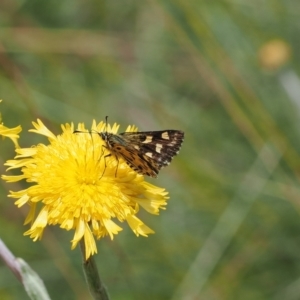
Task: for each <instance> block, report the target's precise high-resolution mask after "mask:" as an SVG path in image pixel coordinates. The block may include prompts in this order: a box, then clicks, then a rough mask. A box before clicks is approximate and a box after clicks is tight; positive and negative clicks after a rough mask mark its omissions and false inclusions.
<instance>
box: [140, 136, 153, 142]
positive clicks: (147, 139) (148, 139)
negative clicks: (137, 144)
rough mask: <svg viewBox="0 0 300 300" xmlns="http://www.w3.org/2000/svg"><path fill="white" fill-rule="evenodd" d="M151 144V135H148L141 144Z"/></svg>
mask: <svg viewBox="0 0 300 300" xmlns="http://www.w3.org/2000/svg"><path fill="white" fill-rule="evenodd" d="M151 142H152V136H151V135H148V136H147V137H146V139H145V140H144V141H143V142H142V143H144V144H148V143H151Z"/></svg>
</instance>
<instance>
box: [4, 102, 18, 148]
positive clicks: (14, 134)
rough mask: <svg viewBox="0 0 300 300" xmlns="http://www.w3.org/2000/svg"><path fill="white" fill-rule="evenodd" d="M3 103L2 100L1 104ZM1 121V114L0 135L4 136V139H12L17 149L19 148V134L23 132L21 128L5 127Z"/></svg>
mask: <svg viewBox="0 0 300 300" xmlns="http://www.w3.org/2000/svg"><path fill="white" fill-rule="evenodd" d="M1 101H2V100H0V102H1ZM1 121H2V118H1V114H0V135H2V136H3V137H8V138H10V139H11V140H12V141H13V143H14V144H15V147H16V148H19V144H18V138H19V135H18V133H20V132H21V131H22V128H21V126H17V127H15V128H8V127H6V126H4V125H3V123H2V122H1Z"/></svg>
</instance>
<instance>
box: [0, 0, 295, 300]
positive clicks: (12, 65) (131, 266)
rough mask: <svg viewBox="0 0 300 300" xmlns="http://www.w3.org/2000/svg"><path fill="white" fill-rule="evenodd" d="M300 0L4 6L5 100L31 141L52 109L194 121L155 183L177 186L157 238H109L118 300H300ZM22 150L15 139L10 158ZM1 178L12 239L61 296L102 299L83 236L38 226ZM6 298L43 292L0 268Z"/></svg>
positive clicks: (109, 281) (84, 115)
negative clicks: (36, 232)
mask: <svg viewBox="0 0 300 300" xmlns="http://www.w3.org/2000/svg"><path fill="white" fill-rule="evenodd" d="M299 12H300V2H299V1H296V0H286V1H272V0H267V1H252V2H250V1H245V0H231V1H228V0H227V1H226V0H224V1H196V0H194V1H193V0H188V1H186V0H175V1H170V0H161V1H155V0H154V1H133V0H125V1H116V0H110V1H95V0H94V1H93V0H89V1H80V0H73V1H36V0H31V1H25V0H10V1H3V2H1V4H0V98H1V99H3V102H2V103H1V105H0V111H1V113H2V117H3V121H4V124H5V125H6V126H9V127H15V126H17V125H21V126H22V128H23V132H22V134H21V139H20V144H21V146H22V147H30V146H31V145H33V144H36V143H39V142H43V143H45V142H46V139H45V138H43V137H42V136H38V135H36V134H33V133H28V129H30V128H32V125H31V122H32V121H36V119H37V118H40V119H41V120H42V121H43V122H44V123H45V124H46V125H47V126H48V127H49V128H50V129H51V130H52V131H53V132H55V133H56V134H59V133H60V132H61V129H60V125H61V124H63V123H66V122H74V123H76V124H77V123H78V122H85V124H86V126H87V127H89V126H90V124H91V122H92V120H93V119H96V120H97V121H101V120H104V118H105V116H106V115H108V116H109V122H110V123H114V122H118V123H120V124H121V127H120V131H123V130H125V128H126V127H127V125H129V124H135V125H137V126H138V128H139V130H141V131H148V130H162V129H181V130H183V131H185V135H186V137H185V141H184V144H183V147H182V149H181V152H180V154H179V156H177V157H176V158H175V159H174V161H173V163H172V164H171V166H169V167H168V168H166V169H163V170H162V172H161V173H160V176H159V177H158V179H156V180H152V179H149V181H151V182H153V183H154V184H155V185H158V186H161V187H165V188H166V189H167V190H168V191H169V192H170V200H169V202H168V206H167V210H166V211H162V212H161V214H160V215H159V216H154V215H150V214H147V213H145V212H143V211H140V213H139V215H138V216H139V217H140V218H141V219H142V220H143V221H144V222H145V223H146V224H147V225H148V226H150V227H151V228H152V229H154V230H155V232H156V233H155V234H154V235H151V236H149V237H148V238H143V237H139V238H137V237H136V236H135V235H134V234H133V233H132V231H131V230H130V229H129V228H128V225H127V224H122V227H124V230H123V231H122V232H121V233H120V234H119V235H118V236H116V238H115V239H114V240H113V241H110V240H109V238H105V239H102V240H100V241H97V246H98V255H97V256H96V260H97V265H98V267H99V271H100V274H101V277H102V279H103V281H104V282H105V284H106V286H107V288H108V290H109V293H110V295H111V299H114V300H116V299H117V300H118V299H135V300H138V299H145V300H148V299H149V300H150V299H158V300H160V299H161V300H165V299H173V300H177V299H205V300H206V299H216V300H218V299H226V300H227V299H228V300H231V299H244V300H248V299H249V300H250V299H251V300H252V299H256V300H260V299H261V300H265V299H275V300H279V299H280V300H281V299H288V300H296V299H300V234H299V233H300V220H299V205H300V199H299V195H300V187H299V176H300V173H299V171H300V156H299V155H300V142H299V136H300V134H299V125H300V83H299V82H300V81H299V78H298V73H299V72H300V65H299V61H300V60H299V55H300V51H299V50H298V49H299V47H300V43H299V41H300V40H299V27H300V18H299V14H300V13H299ZM13 156H14V147H13V144H12V143H11V142H9V141H8V140H4V141H1V164H0V165H1V166H2V167H0V170H1V173H2V174H3V173H5V168H4V166H3V163H4V162H5V161H6V160H7V159H11V158H12V157H13ZM24 187H25V184H24V185H21V184H20V183H16V184H7V183H5V182H3V181H1V187H0V193H1V199H0V212H1V215H0V238H1V239H3V241H4V242H5V243H6V245H7V246H8V247H9V248H10V250H11V251H12V252H13V253H14V254H15V255H16V256H17V257H22V258H23V259H24V260H26V261H27V262H28V263H29V264H30V265H31V266H32V268H33V269H34V270H35V271H36V272H37V273H39V275H40V276H41V278H42V279H43V280H44V283H45V285H46V287H47V289H48V291H49V293H50V296H51V298H52V299H80V300H81V299H91V297H90V296H89V293H88V290H87V287H86V284H85V281H84V277H83V273H82V269H81V254H80V251H79V249H78V248H76V249H75V250H73V251H72V250H70V240H71V239H72V236H73V232H65V231H62V230H60V229H59V228H58V227H50V228H48V229H47V230H46V232H45V234H44V236H43V239H42V241H39V242H36V243H33V242H32V240H31V239H30V238H29V237H24V236H23V233H24V232H25V231H26V230H27V229H28V226H23V222H24V219H25V215H26V213H27V211H28V209H27V207H24V208H22V209H18V208H16V206H15V205H14V201H13V200H12V199H10V198H7V194H8V192H9V190H18V189H22V188H24ZM0 299H5V300H10V299H28V296H27V295H26V293H25V292H24V290H23V287H22V286H21V284H20V283H19V282H18V281H17V279H16V278H15V277H14V276H13V275H12V274H11V272H10V270H8V269H7V268H6V266H5V265H4V264H3V263H2V262H0Z"/></svg>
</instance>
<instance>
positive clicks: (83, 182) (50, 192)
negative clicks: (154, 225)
mask: <svg viewBox="0 0 300 300" xmlns="http://www.w3.org/2000/svg"><path fill="white" fill-rule="evenodd" d="M33 125H34V127H35V129H31V130H30V131H31V132H35V133H38V134H42V135H45V136H46V137H47V138H48V140H49V144H48V145H44V144H38V145H37V146H35V147H32V148H20V149H16V152H17V156H16V157H15V159H14V160H9V161H7V162H6V164H5V165H6V166H9V168H8V170H10V169H15V168H21V172H22V174H21V175H19V176H5V175H3V176H2V178H3V179H4V180H6V181H8V182H15V181H19V180H22V179H25V180H26V181H27V182H30V183H32V185H31V186H30V187H29V188H27V189H24V190H21V191H17V192H12V191H11V192H10V195H9V197H12V198H17V199H18V200H17V201H16V205H17V206H18V207H21V206H22V205H24V204H26V203H27V204H29V206H30V211H29V213H28V216H27V218H26V220H25V224H27V223H30V222H31V223H32V224H31V228H30V229H29V230H28V231H27V232H25V235H30V237H31V238H33V240H34V241H36V240H37V239H40V238H41V237H42V234H43V231H44V229H45V227H46V226H47V225H56V224H59V225H60V227H61V228H63V229H66V230H71V229H74V230H75V233H74V237H73V240H72V249H73V248H74V247H76V245H77V243H78V242H79V241H80V240H81V239H82V238H84V242H85V248H86V259H87V258H88V257H89V256H90V255H93V254H95V253H97V248H96V243H95V239H94V236H95V237H96V238H97V239H99V238H101V237H103V236H106V235H109V236H110V238H111V239H113V237H114V235H115V234H117V233H118V232H119V231H121V230H122V228H121V227H120V226H119V225H117V224H116V222H115V221H116V219H117V220H118V221H119V222H123V221H127V223H128V224H129V226H130V228H131V229H132V230H133V232H134V233H135V234H136V235H137V236H138V235H143V236H147V235H148V234H150V233H154V232H153V231H152V230H151V229H150V228H149V227H147V226H146V225H145V224H144V223H143V222H142V221H141V220H140V219H138V218H137V217H136V214H137V213H138V211H139V208H140V207H142V208H144V209H145V210H146V211H148V212H149V213H152V214H158V213H159V209H164V208H165V205H166V200H167V199H168V197H167V195H168V193H167V192H166V191H165V189H163V188H159V187H156V186H154V185H152V184H150V183H148V182H146V181H145V180H144V176H142V175H139V174H137V173H136V172H135V171H133V170H132V169H131V168H130V167H128V166H127V164H126V163H125V162H124V161H123V160H121V159H120V160H119V161H117V159H116V158H115V157H114V156H107V155H108V154H109V153H108V150H107V149H106V148H105V147H104V145H105V144H104V142H103V140H102V139H101V137H100V136H99V135H98V134H97V132H101V131H104V130H107V131H109V132H112V133H117V130H118V128H119V126H118V125H116V124H114V125H113V126H112V127H111V126H110V125H109V124H108V125H107V127H106V125H105V124H104V123H103V122H100V123H99V124H98V125H97V124H96V123H95V121H94V122H93V125H92V128H91V133H84V132H83V133H73V132H74V126H73V124H71V125H70V124H66V125H62V134H61V135H58V136H55V135H54V134H53V133H52V132H51V131H49V130H48V129H47V128H46V127H45V125H44V124H43V123H42V122H41V121H40V120H38V121H37V123H35V122H33ZM78 130H80V131H85V132H86V131H87V130H86V129H85V127H84V124H79V125H78ZM135 130H136V128H135V127H130V126H129V127H128V128H127V131H135ZM38 203H41V204H42V206H40V205H39V206H38Z"/></svg>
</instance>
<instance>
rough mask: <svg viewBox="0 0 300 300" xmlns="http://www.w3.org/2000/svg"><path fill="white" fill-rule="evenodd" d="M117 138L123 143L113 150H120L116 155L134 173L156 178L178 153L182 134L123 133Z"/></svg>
mask: <svg viewBox="0 0 300 300" xmlns="http://www.w3.org/2000/svg"><path fill="white" fill-rule="evenodd" d="M119 137H122V139H123V142H124V143H122V144H118V147H116V148H115V149H117V148H119V149H120V150H121V151H119V150H118V153H117V154H118V155H120V156H122V157H123V158H124V159H125V161H126V162H127V164H128V165H129V166H130V167H131V168H132V169H134V170H135V171H136V172H138V173H140V174H144V175H148V176H151V177H156V176H157V174H158V172H159V170H160V169H161V168H162V167H164V166H167V165H169V164H170V162H171V160H172V158H173V157H174V156H175V155H176V154H177V153H178V152H179V150H180V147H181V144H182V142H183V139H184V133H183V132H182V131H179V130H163V131H148V132H124V133H121V134H120V135H119Z"/></svg>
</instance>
